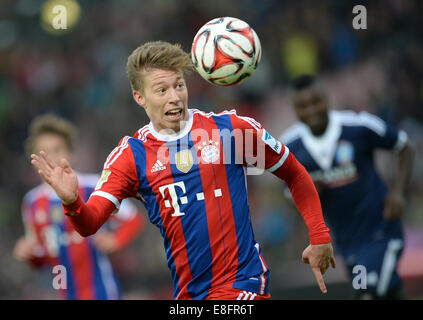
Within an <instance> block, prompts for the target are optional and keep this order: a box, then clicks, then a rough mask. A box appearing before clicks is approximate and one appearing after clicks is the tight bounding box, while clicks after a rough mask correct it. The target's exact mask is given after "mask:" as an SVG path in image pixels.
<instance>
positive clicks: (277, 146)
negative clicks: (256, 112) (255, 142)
mask: <svg viewBox="0 0 423 320" xmlns="http://www.w3.org/2000/svg"><path fill="white" fill-rule="evenodd" d="M262 131H263V132H262V136H261V139H262V140H263V142H264V143H265V144H267V145H268V146H269V147H270V148H272V149H273V151H275V152H276V153H277V154H280V153H281V150H282V143H280V142H279V141H278V140H276V139H275V138H273V137H272V136H271V135H270V134H269V132H267V131H266V130H264V129H262Z"/></svg>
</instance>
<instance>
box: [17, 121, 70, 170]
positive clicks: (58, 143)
mask: <svg viewBox="0 0 423 320" xmlns="http://www.w3.org/2000/svg"><path fill="white" fill-rule="evenodd" d="M75 135H76V129H75V127H74V126H73V125H72V124H71V123H70V122H69V121H67V120H65V119H63V118H60V117H58V116H55V115H53V114H46V115H42V116H38V117H36V118H35V119H34V120H33V121H32V122H31V124H30V126H29V136H28V139H27V140H26V142H25V149H26V152H27V153H28V154H31V153H36V154H38V153H39V152H40V151H45V152H46V153H47V154H48V156H49V157H50V159H52V160H53V161H54V162H56V163H59V161H60V160H61V159H62V158H65V159H66V160H68V161H69V162H72V152H73V144H74V139H75Z"/></svg>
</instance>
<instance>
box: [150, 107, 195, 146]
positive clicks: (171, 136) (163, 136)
mask: <svg viewBox="0 0 423 320" xmlns="http://www.w3.org/2000/svg"><path fill="white" fill-rule="evenodd" d="M188 114H189V117H188V121H187V124H186V125H185V127H184V128H183V129H182V130H181V131H179V132H177V133H174V134H161V133H159V132H157V131H156V129H154V126H153V123H152V122H151V121H150V123H149V124H148V128H149V130H150V133H151V134H152V135H153V136H154V137H155V138H156V139H157V140H162V141H176V140H178V139H181V138H182V137H184V136H186V135H187V134H188V132H190V131H191V128H192V122H193V118H194V117H193V110H192V109H188Z"/></svg>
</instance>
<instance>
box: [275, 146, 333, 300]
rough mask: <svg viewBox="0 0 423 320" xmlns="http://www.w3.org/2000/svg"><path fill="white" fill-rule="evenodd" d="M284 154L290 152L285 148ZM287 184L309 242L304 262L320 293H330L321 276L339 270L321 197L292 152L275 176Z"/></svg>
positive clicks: (304, 253) (303, 257) (303, 256)
mask: <svg viewBox="0 0 423 320" xmlns="http://www.w3.org/2000/svg"><path fill="white" fill-rule="evenodd" d="M284 149H285V150H286V151H285V152H289V151H288V149H287V148H286V147H285V146H284ZM272 173H273V174H274V175H275V176H277V177H278V178H279V179H282V180H283V181H285V183H286V184H287V186H288V188H289V190H290V192H291V195H292V199H293V201H294V203H295V206H296V207H297V209H298V211H299V212H300V213H301V215H302V217H303V219H304V221H305V223H306V225H307V228H308V231H309V238H310V245H309V246H308V247H307V248H306V249H305V250H304V252H303V255H302V259H303V262H304V263H307V264H310V267H311V269H312V271H313V273H314V275H315V277H316V280H317V282H318V284H319V287H320V290H321V291H322V292H323V293H326V292H327V289H326V286H325V283H324V281H323V277H322V275H323V274H325V272H326V270H327V269H328V268H329V266H332V268H335V267H336V261H335V257H334V255H333V248H332V244H331V237H330V234H329V231H330V230H329V228H328V227H327V226H326V224H325V221H324V219H323V213H322V208H321V204H320V199H319V195H318V193H317V190H316V188H315V186H314V183H313V181H312V180H311V177H310V175H309V174H308V172H307V171H306V170H305V168H304V167H303V166H302V165H301V164H300V163H299V162H298V161H297V159H296V158H295V156H294V155H293V154H292V153H290V152H289V154H288V156H287V157H286V159H285V161H284V162H283V164H282V165H281V166H280V167H279V168H277V169H276V170H274V171H273V172H272Z"/></svg>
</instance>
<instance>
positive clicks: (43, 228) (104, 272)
mask: <svg viewBox="0 0 423 320" xmlns="http://www.w3.org/2000/svg"><path fill="white" fill-rule="evenodd" d="M98 178H99V177H98V175H78V180H79V190H78V192H79V195H80V196H81V197H82V198H83V199H85V200H88V198H89V196H90V194H91V193H92V191H93V190H94V188H95V186H96V183H97V181H98ZM22 207H23V208H22V209H23V210H22V211H23V221H24V225H25V230H26V236H27V237H28V238H30V239H32V240H36V243H37V246H36V249H35V252H34V253H33V254H34V257H35V258H36V259H34V261H37V265H38V266H41V265H51V266H55V265H62V266H64V267H65V270H66V287H67V289H60V290H59V294H60V297H61V298H63V299H84V300H85V299H118V298H120V296H121V290H120V285H119V282H118V280H117V278H116V276H115V274H114V272H113V269H112V266H111V263H110V261H109V259H108V257H107V256H106V255H104V254H103V253H101V252H100V251H98V250H97V249H96V247H95V245H94V243H93V238H92V237H88V238H84V237H81V236H80V235H79V234H78V233H77V232H76V231H75V230H74V228H73V227H72V225H71V223H70V222H69V220H68V219H65V218H64V215H63V207H62V202H61V200H60V199H59V198H58V197H57V195H56V193H55V192H54V190H53V189H52V188H51V187H50V186H48V185H47V184H45V183H43V184H41V185H39V186H38V187H36V188H34V189H32V190H31V191H29V192H28V193H27V194H26V195H25V197H24V201H23V205H22ZM121 211H122V212H121V213H120V215H119V220H120V221H117V218H116V219H112V220H116V221H113V222H114V223H115V225H119V226H118V228H119V227H120V226H123V225H124V224H125V222H127V223H131V221H136V222H137V223H138V220H137V219H136V217H137V216H138V211H137V208H136V207H135V206H134V205H133V204H130V203H129V201H128V200H125V202H124V205H123V206H122V210H121ZM112 220H111V222H112ZM112 224H113V223H112ZM112 224H109V225H105V226H104V227H105V228H108V227H110V228H113V229H114V230H111V231H112V232H116V230H118V229H116V226H111V225H112ZM134 225H135V223H134ZM138 226H139V225H138ZM137 228H138V227H137ZM138 230H139V228H138ZM138 230H135V229H134V230H133V231H134V232H135V233H137V232H138ZM131 232H132V231H131ZM53 276H54V275H53Z"/></svg>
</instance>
